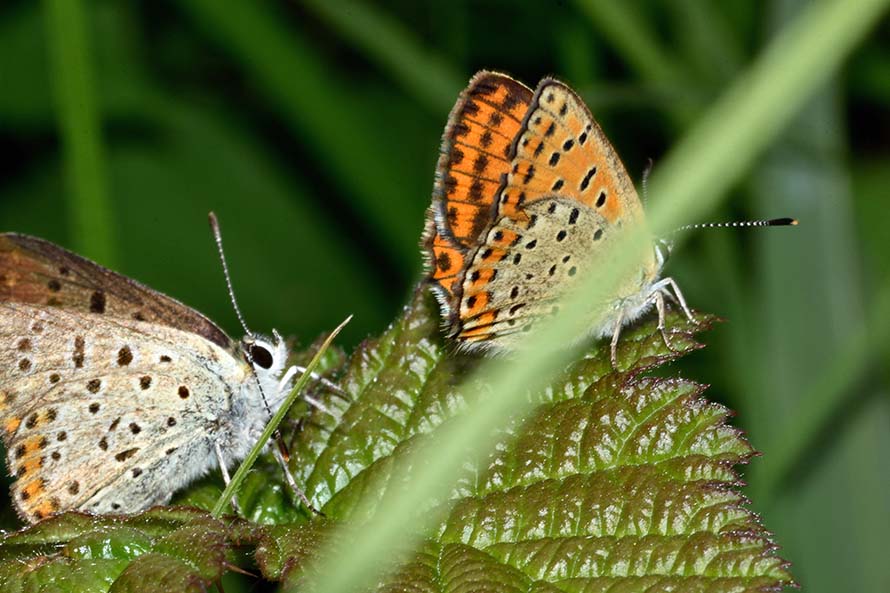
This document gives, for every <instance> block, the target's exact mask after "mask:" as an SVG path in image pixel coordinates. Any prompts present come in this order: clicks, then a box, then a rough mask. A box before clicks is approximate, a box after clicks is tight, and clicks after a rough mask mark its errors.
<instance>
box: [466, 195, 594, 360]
mask: <svg viewBox="0 0 890 593" xmlns="http://www.w3.org/2000/svg"><path fill="white" fill-rule="evenodd" d="M524 212H525V214H526V215H527V216H528V220H525V221H521V220H516V219H514V218H512V217H510V216H503V217H501V219H500V220H499V221H498V222H497V224H495V225H494V226H493V227H492V228H491V229H490V230H489V232H488V236H487V238H486V242H485V244H484V247H483V248H482V249H481V250H480V251H478V252H477V255H476V258H475V259H474V260H473V262H472V266H471V268H472V269H473V272H472V273H471V274H477V273H480V275H481V276H485V277H488V278H490V280H488V281H486V282H477V283H472V282H470V281H469V280H467V281H466V282H465V283H464V290H463V298H462V300H461V304H460V313H461V328H460V333H459V334H458V336H457V337H458V339H459V340H463V341H464V342H465V343H472V344H477V345H479V346H482V347H486V346H488V347H493V348H498V349H513V348H515V347H516V346H517V345H518V344H519V343H520V341H521V340H522V336H521V334H522V333H523V332H524V331H528V330H529V329H530V328H531V325H532V323H533V322H535V321H537V320H539V319H541V318H544V317H547V316H549V315H552V314H555V313H556V311H557V306H558V305H557V302H558V300H559V298H560V297H561V296H562V295H564V294H565V293H566V291H569V290H571V289H572V287H573V286H574V285H575V283H576V282H577V280H578V279H579V278H581V277H583V275H584V273H585V270H588V269H590V267H591V266H595V265H596V263H597V261H599V259H598V258H597V257H595V258H594V259H591V256H590V254H591V253H602V252H601V251H600V252H596V251H594V249H595V247H596V246H597V245H598V244H600V243H601V242H603V241H605V240H607V237H608V234H609V233H610V231H611V229H610V225H609V223H608V221H607V220H606V219H605V218H604V217H603V216H602V215H601V214H600V213H599V212H597V211H596V210H595V209H593V208H590V207H589V206H585V205H584V204H579V203H578V202H576V201H574V200H570V199H567V198H559V197H554V198H549V199H544V200H537V201H535V202H532V203H531V204H529V205H527V206H526V207H525V209H524ZM505 238H507V239H508V240H509V242H510V247H509V250H507V249H506V247H505V246H504V245H503V241H504V239H505ZM488 251H493V252H494V253H495V254H496V257H489V258H488V259H486V258H485V257H484V255H485V254H486V253H487V252H488ZM501 252H502V253H503V254H504V255H500V253H501Z"/></svg>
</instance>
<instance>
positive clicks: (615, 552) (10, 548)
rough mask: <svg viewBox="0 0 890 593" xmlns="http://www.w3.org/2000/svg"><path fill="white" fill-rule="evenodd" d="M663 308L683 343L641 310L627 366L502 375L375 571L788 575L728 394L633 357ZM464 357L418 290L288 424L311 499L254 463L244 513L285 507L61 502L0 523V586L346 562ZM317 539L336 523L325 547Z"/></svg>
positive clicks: (283, 577) (611, 579)
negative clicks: (527, 408)
mask: <svg viewBox="0 0 890 593" xmlns="http://www.w3.org/2000/svg"><path fill="white" fill-rule="evenodd" d="M669 327H671V328H673V330H672V331H673V333H672V344H673V346H674V348H675V349H677V350H678V352H671V351H669V350H668V349H667V348H666V347H665V345H664V343H663V342H662V339H661V336H660V334H659V333H658V331H657V329H656V327H655V322H654V320H652V319H649V320H647V321H646V322H644V323H643V324H641V325H640V326H638V327H635V328H632V329H629V330H627V331H626V332H625V333H624V334H623V335H622V340H621V345H620V348H619V359H620V365H619V366H620V367H621V369H623V370H622V371H615V370H613V369H612V368H611V365H610V363H609V354H608V344H599V345H598V346H597V347H596V349H594V350H592V351H590V352H589V353H588V354H586V355H585V356H583V357H582V358H581V359H580V360H578V361H576V362H574V363H573V364H571V365H570V366H569V367H567V369H566V370H565V372H564V373H563V374H562V375H561V376H559V377H558V378H556V379H555V380H554V381H553V382H552V383H551V384H550V386H549V387H548V388H547V389H546V390H544V392H542V393H517V394H516V397H517V398H532V402H533V404H534V407H533V412H532V414H531V415H529V416H528V417H525V418H521V417H515V418H504V421H503V423H502V425H501V426H500V427H498V431H499V432H498V442H497V446H496V447H495V448H494V449H493V452H492V453H491V454H489V455H482V454H480V453H479V452H478V451H476V450H474V447H473V444H472V443H467V457H466V463H465V465H464V471H463V474H462V476H461V478H460V480H459V481H458V483H457V484H456V485H455V487H454V489H453V490H452V491H450V492H442V493H441V496H440V497H439V498H438V499H437V500H433V501H429V504H428V505H426V506H425V507H424V508H419V509H405V515H406V516H407V515H410V514H411V513H431V514H432V516H435V517H436V518H437V520H436V523H435V525H434V527H433V528H432V529H430V530H429V531H428V532H426V533H423V534H419V536H420V539H421V545H420V546H419V547H418V548H417V549H415V550H405V552H404V554H402V555H400V556H399V558H393V559H392V566H391V567H389V568H390V570H389V571H388V572H387V573H386V576H385V577H384V579H383V581H381V582H380V583H379V584H378V588H379V589H381V590H400V591H402V590H417V591H491V592H496V591H519V590H523V591H528V590H539V591H557V590H562V591H579V592H580V591H585V592H587V591H622V592H624V591H627V592H633V591H647V592H648V591H671V590H673V591H676V590H682V591H733V592H735V591H761V590H773V589H779V588H781V587H782V586H783V585H786V584H789V583H790V582H791V577H790V575H789V573H788V571H787V567H786V563H785V562H784V561H782V560H781V559H780V558H779V557H778V556H777V555H776V553H775V545H774V544H773V542H772V541H771V539H770V534H769V533H767V532H766V531H765V530H764V529H763V528H762V527H761V526H760V524H759V522H758V519H757V517H756V516H755V515H753V514H752V513H751V512H750V511H749V510H748V509H747V508H746V500H745V498H744V497H743V496H742V495H741V493H740V492H739V491H738V487H739V486H740V483H739V481H738V478H737V475H736V473H735V472H734V470H733V466H734V465H735V464H738V463H744V462H746V461H747V460H748V459H749V458H750V457H751V455H752V454H753V450H752V449H751V447H750V445H748V443H747V442H746V441H745V440H744V439H743V438H742V436H741V434H740V432H739V431H738V430H736V429H734V428H731V427H729V426H727V424H726V423H725V421H726V419H727V416H728V415H729V411H728V410H727V409H726V408H723V407H721V406H719V405H716V404H712V403H709V402H707V401H706V400H705V399H704V398H703V397H702V392H703V391H704V386H703V385H699V384H697V383H694V382H692V381H688V380H686V379H682V378H678V377H672V378H655V377H651V376H647V375H646V374H645V371H647V370H649V369H652V368H654V367H657V366H660V365H663V364H665V363H668V362H670V360H672V359H674V358H676V357H678V356H680V355H682V354H683V353H686V352H689V351H691V350H693V349H695V348H697V347H698V345H697V344H696V343H695V342H694V341H693V339H692V334H691V332H692V330H693V329H697V328H693V327H691V326H689V325H687V324H684V322H683V320H682V318H681V317H680V316H678V315H671V316H670V317H669ZM477 363H478V360H476V359H474V358H472V357H465V356H461V355H455V354H454V353H453V352H451V350H450V348H449V346H448V345H447V344H444V343H443V341H442V338H441V337H440V333H439V331H438V315H437V312H436V310H435V306H434V304H432V303H431V302H430V299H429V297H428V296H426V295H424V294H423V293H422V292H418V293H417V294H416V296H415V298H414V300H413V302H412V303H411V304H410V305H409V306H408V307H407V308H406V309H405V311H404V314H403V316H402V317H401V318H400V319H398V320H397V321H396V322H395V323H394V324H393V325H392V326H391V327H390V328H389V329H388V330H387V331H386V332H385V333H384V334H383V335H382V336H381V337H379V338H378V339H376V340H373V341H368V342H366V343H365V344H363V345H362V346H361V347H360V348H359V349H358V351H357V352H356V353H355V354H354V355H353V356H352V358H351V359H350V361H349V362H348V363H347V364H346V366H345V368H344V369H343V372H342V373H341V376H340V382H341V385H342V387H343V388H344V390H345V391H346V392H347V393H348V395H349V396H350V397H349V399H348V400H347V399H336V398H332V399H331V400H330V401H328V402H327V405H328V407H329V408H331V409H332V410H333V411H335V413H336V415H337V416H338V418H333V417H331V416H330V415H327V414H324V413H322V412H319V411H317V410H315V411H312V412H310V413H309V414H308V415H307V416H305V417H304V418H303V421H302V422H301V425H300V428H299V431H298V432H297V433H296V435H295V436H294V439H293V441H292V443H291V444H292V451H291V457H292V459H293V466H294V470H295V474H296V478H297V481H298V483H300V484H302V485H304V486H305V490H306V493H307V495H308V496H309V498H310V500H311V501H312V502H313V504H314V505H316V506H317V507H318V508H319V509H321V511H322V512H323V513H324V516H318V515H311V514H309V513H306V512H303V513H293V512H292V511H291V512H288V511H287V510H286V509H283V508H282V509H279V510H277V511H276V509H270V508H268V505H270V504H273V506H274V503H272V502H270V501H278V502H277V503H278V504H282V505H284V504H285V501H286V497H285V496H281V495H276V496H272V497H270V496H261V495H260V494H259V492H260V490H261V488H258V486H257V484H259V483H265V484H266V488H272V489H273V490H275V492H282V490H280V489H278V488H277V485H276V484H274V480H273V479H270V476H271V475H274V474H270V473H268V472H267V471H266V470H264V469H262V468H260V469H258V470H257V472H256V473H255V476H256V477H257V478H258V479H257V480H255V482H256V484H253V485H252V486H251V485H250V482H248V486H247V488H248V489H249V488H253V492H244V491H242V492H243V493H244V496H242V506H243V507H245V514H246V516H247V517H254V518H256V517H262V518H264V519H265V520H267V521H268V520H269V519H270V518H274V517H280V518H285V517H286V518H287V520H288V521H292V522H290V523H284V524H278V525H265V526H260V525H257V524H255V523H253V522H249V521H244V520H227V521H214V520H212V519H210V518H209V517H208V516H207V515H205V514H203V513H202V512H199V511H184V510H154V511H149V512H147V513H143V514H142V515H139V516H136V517H132V518H120V519H111V518H107V517H106V518H86V517H84V516H82V515H77V514H71V515H66V516H62V517H58V518H53V519H51V520H49V521H46V522H43V523H40V524H38V525H37V526H35V527H32V528H30V529H27V530H24V531H21V532H18V533H16V534H12V535H10V536H7V537H6V539H5V540H4V541H3V543H2V546H0V589H2V590H3V591H7V590H8V591H12V592H18V591H32V590H33V591H43V590H50V589H53V587H55V586H59V587H63V588H68V589H71V588H72V587H73V588H75V589H79V590H82V591H107V590H110V588H112V587H113V589H114V590H115V591H142V590H143V589H144V588H145V587H146V586H148V583H154V584H155V585H154V586H156V583H158V582H159V580H158V579H162V580H163V582H164V583H165V584H169V585H170V586H171V587H173V588H174V589H176V590H190V588H196V589H200V588H201V587H203V586H206V585H208V584H210V583H212V582H214V581H216V580H218V579H219V577H220V576H221V574H222V573H223V572H224V571H225V570H227V569H228V568H231V567H232V566H234V565H241V566H242V567H243V568H246V569H248V570H252V571H256V572H258V573H259V575H261V576H262V577H263V578H265V579H268V580H273V581H283V582H284V583H285V584H286V586H287V587H288V588H291V587H298V588H299V590H311V589H312V583H313V581H314V579H315V577H316V576H317V575H314V574H312V573H311V571H310V570H309V569H310V567H311V566H312V565H313V561H314V560H317V557H318V555H319V554H320V553H322V552H323V551H327V550H330V549H337V548H339V549H340V550H342V553H343V554H344V559H343V561H344V562H348V561H349V560H348V551H349V549H348V540H347V539H345V538H346V537H347V536H346V534H347V533H348V532H347V531H344V530H343V529H342V527H343V526H344V525H347V526H349V527H351V528H355V529H360V528H361V525H362V523H363V522H364V521H365V520H367V519H368V517H370V516H371V515H372V514H373V513H374V511H375V509H376V508H377V505H378V504H379V503H380V501H381V500H382V499H383V498H384V497H386V496H389V495H391V494H392V493H393V492H395V491H397V490H398V489H401V488H410V487H411V476H412V468H411V467H406V465H407V464H406V460H407V459H409V458H410V455H409V453H410V452H411V451H413V450H415V448H416V447H418V446H421V445H423V444H424V441H425V440H426V439H428V438H429V437H430V435H431V434H433V433H434V432H435V431H436V430H438V429H439V428H441V427H442V426H444V425H446V424H447V423H451V422H460V421H461V417H462V415H463V414H464V413H465V411H466V410H467V409H468V403H470V402H467V401H466V399H465V397H464V396H463V395H462V393H461V391H460V389H459V386H460V385H461V383H462V382H463V381H464V380H465V379H466V377H467V376H468V375H469V374H470V373H469V371H471V370H472V369H473V368H474V367H475V366H476V364H477ZM259 476H263V477H262V478H261V479H259ZM200 488H207V485H206V484H205V485H202V486H200ZM200 498H201V496H200V495H198V496H195V497H193V500H200ZM186 499H188V497H187V498H186ZM253 501H257V502H253ZM257 505H265V506H263V508H262V509H258V508H254V507H257ZM392 520H393V521H401V520H403V517H393V518H392ZM331 538H344V539H342V540H341V541H339V543H340V544H341V545H340V546H335V547H334V548H331V547H328V544H330V542H331ZM75 581H76V582H75ZM63 583H64V584H63Z"/></svg>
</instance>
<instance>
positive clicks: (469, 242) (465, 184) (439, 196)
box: [424, 72, 532, 317]
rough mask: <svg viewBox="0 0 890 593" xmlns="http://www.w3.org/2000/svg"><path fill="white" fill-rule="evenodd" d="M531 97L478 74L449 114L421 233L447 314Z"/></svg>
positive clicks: (507, 82) (489, 217) (488, 220)
mask: <svg viewBox="0 0 890 593" xmlns="http://www.w3.org/2000/svg"><path fill="white" fill-rule="evenodd" d="M531 98H532V91H531V90H530V89H529V88H528V87H526V86H525V85H523V84H521V83H519V82H517V81H515V80H513V79H512V78H510V77H509V76H506V75H503V74H498V73H495V72H480V73H478V74H477V75H476V76H474V77H473V79H472V80H471V81H470V84H469V86H468V87H467V88H466V89H465V90H464V92H463V93H461V95H460V97H459V98H458V100H457V103H456V104H455V106H454V108H453V109H452V111H451V114H450V116H449V118H448V124H447V126H446V128H445V133H444V136H443V138H442V148H441V154H440V157H439V163H438V165H437V167H436V178H435V183H434V187H433V200H432V205H431V206H430V210H429V214H428V217H427V219H428V220H427V228H426V230H425V233H424V247H425V252H426V259H427V269H428V270H429V275H430V280H431V281H432V283H433V287H434V289H435V291H436V295H437V296H438V297H439V301H440V303H441V304H442V307H443V309H444V310H445V311H446V317H448V316H449V314H450V312H453V311H455V310H456V305H457V299H458V298H459V297H458V292H459V290H460V275H461V274H462V271H463V270H464V269H465V267H466V263H467V262H466V258H467V254H468V251H470V250H471V248H472V247H473V246H474V244H475V242H476V241H477V240H478V237H479V235H480V234H481V233H482V232H484V231H485V230H486V229H487V228H488V227H489V226H490V225H491V224H492V222H493V220H494V216H495V211H496V204H495V200H496V196H497V194H498V190H499V189H500V187H501V183H502V180H503V176H504V174H505V173H506V172H507V171H508V170H509V168H510V161H511V146H512V143H513V139H514V138H515V136H516V134H517V133H518V132H519V130H520V128H521V125H522V119H523V117H524V116H525V112H526V110H527V109H528V105H529V104H530V102H531Z"/></svg>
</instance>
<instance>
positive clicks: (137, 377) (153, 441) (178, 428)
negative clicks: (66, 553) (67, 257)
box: [0, 302, 245, 521]
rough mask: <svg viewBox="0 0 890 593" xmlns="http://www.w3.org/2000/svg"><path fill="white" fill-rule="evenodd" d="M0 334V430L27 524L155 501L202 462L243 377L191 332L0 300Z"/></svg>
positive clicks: (195, 471) (205, 464)
mask: <svg viewBox="0 0 890 593" xmlns="http://www.w3.org/2000/svg"><path fill="white" fill-rule="evenodd" d="M0 342H2V344H3V346H2V348H0V365H2V367H3V368H5V369H7V371H5V372H4V373H2V374H0V430H2V436H3V440H4V444H5V445H6V449H7V467H8V469H9V472H10V473H11V474H13V475H14V476H16V477H17V480H16V482H15V483H14V485H13V489H12V492H13V499H14V503H15V506H16V508H17V509H18V511H19V513H20V514H21V515H22V517H23V518H25V519H26V520H29V521H34V520H39V519H41V518H43V517H46V516H48V515H49V514H52V513H55V512H57V511H60V510H68V509H83V510H88V511H93V512H120V509H123V510H126V509H138V508H145V507H147V506H150V505H151V504H155V503H160V502H164V501H165V500H166V499H167V498H169V495H170V494H171V493H172V492H173V491H174V490H175V489H176V488H178V487H180V486H182V485H184V484H185V483H187V482H188V481H189V480H190V479H192V478H194V477H195V475H196V474H198V475H199V474H200V473H202V472H204V471H206V470H207V469H208V468H209V467H208V462H207V460H208V459H212V455H211V453H212V452H211V450H210V447H211V446H212V443H213V442H214V440H213V438H214V435H213V434H212V432H213V431H214V430H215V429H214V427H213V422H214V418H219V417H222V416H223V415H224V414H225V410H223V409H221V408H220V406H225V407H228V406H229V403H228V402H229V401H230V399H231V397H232V392H231V390H232V389H233V387H236V386H239V385H240V384H241V382H242V381H243V380H244V374H245V368H244V365H243V364H238V362H237V361H235V360H234V359H232V358H231V357H230V356H229V355H228V353H227V351H225V350H223V349H222V348H220V347H219V346H217V345H216V344H213V343H212V342H209V341H207V340H204V339H202V338H199V337H197V336H195V335H194V334H191V333H188V332H184V331H181V330H179V329H176V328H170V327H165V326H149V324H146V323H144V322H140V321H135V320H131V319H120V318H114V317H109V316H96V317H89V316H87V315H84V314H82V313H79V312H75V311H70V310H66V309H63V308H46V307H44V306H32V305H28V304H23V303H9V302H5V303H0ZM184 358H187V359H188V360H183V359H184ZM223 393H227V394H228V395H227V396H226V397H215V396H216V394H223ZM207 394H213V395H214V398H211V397H208V395H207ZM184 468H186V469H184Z"/></svg>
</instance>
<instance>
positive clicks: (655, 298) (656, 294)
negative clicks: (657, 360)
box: [649, 288, 677, 352]
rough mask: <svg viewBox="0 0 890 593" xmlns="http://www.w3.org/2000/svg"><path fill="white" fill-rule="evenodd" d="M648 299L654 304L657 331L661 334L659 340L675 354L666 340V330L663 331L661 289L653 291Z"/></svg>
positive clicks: (663, 311) (663, 309)
mask: <svg viewBox="0 0 890 593" xmlns="http://www.w3.org/2000/svg"><path fill="white" fill-rule="evenodd" d="M649 299H650V300H651V301H652V302H654V303H655V309H656V310H657V311H658V330H659V331H660V332H661V339H662V340H664V345H665V346H667V349H668V350H670V351H671V352H677V350H675V349H674V347H673V346H671V341H670V339H669V338H668V335H667V330H666V329H665V323H664V318H665V308H664V294H662V292H661V289H660V288H659V289H658V290H655V291H653V292H652V295H651V296H650V297H649Z"/></svg>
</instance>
